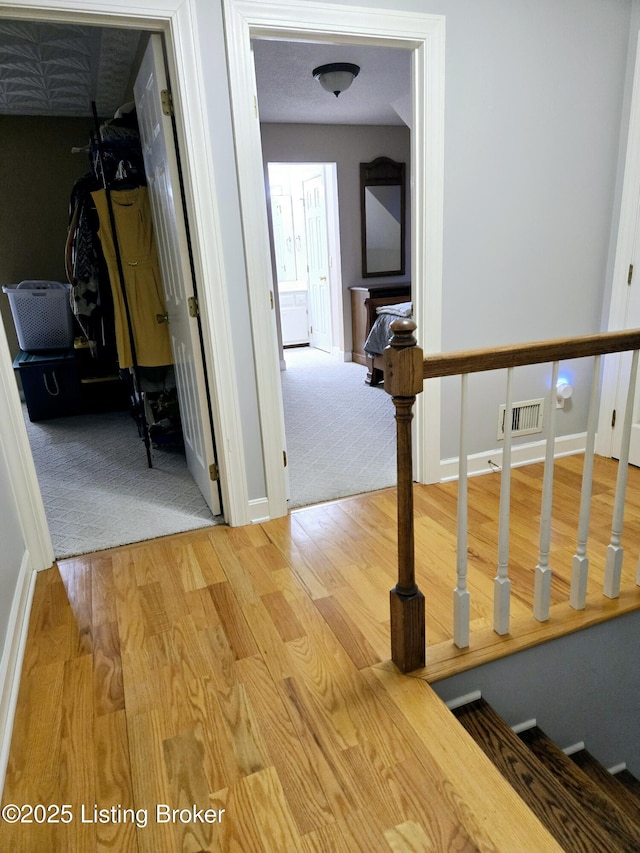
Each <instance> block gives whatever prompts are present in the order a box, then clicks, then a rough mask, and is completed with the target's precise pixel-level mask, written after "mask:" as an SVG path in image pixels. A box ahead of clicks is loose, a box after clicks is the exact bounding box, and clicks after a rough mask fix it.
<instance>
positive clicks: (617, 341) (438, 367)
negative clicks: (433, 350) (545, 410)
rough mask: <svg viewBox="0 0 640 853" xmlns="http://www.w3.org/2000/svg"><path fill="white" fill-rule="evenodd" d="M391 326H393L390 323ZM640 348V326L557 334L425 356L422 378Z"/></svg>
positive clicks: (477, 371) (434, 377)
mask: <svg viewBox="0 0 640 853" xmlns="http://www.w3.org/2000/svg"><path fill="white" fill-rule="evenodd" d="M392 328H393V327H392ZM636 349H640V329H633V330H631V331H625V332H604V333H602V334H598V335H583V336H582V337H579V338H556V339H554V340H548V341H537V342H535V343H528V344H517V345H511V346H501V347H487V348H486V349H475V350H460V351H458V352H450V353H438V354H437V355H428V356H426V358H425V359H424V371H423V378H424V379H436V378H438V377H441V376H458V375H460V374H461V373H479V372H480V371H484V370H500V369H503V368H506V367H522V366H523V365H525V364H542V363H544V362H549V361H566V360H568V359H572V358H584V357H586V356H594V355H608V354H609V353H614V352H625V351H626V350H636Z"/></svg>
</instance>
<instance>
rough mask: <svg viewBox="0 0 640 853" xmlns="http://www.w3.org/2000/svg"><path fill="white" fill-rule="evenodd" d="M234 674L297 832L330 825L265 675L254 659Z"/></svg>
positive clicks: (278, 697) (327, 808) (305, 761)
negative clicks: (260, 736) (237, 673)
mask: <svg viewBox="0 0 640 853" xmlns="http://www.w3.org/2000/svg"><path fill="white" fill-rule="evenodd" d="M238 670H239V673H240V677H241V678H242V681H243V683H244V685H245V687H246V690H247V694H248V696H249V699H250V700H251V704H252V706H253V708H254V709H255V713H256V721H257V724H258V727H259V729H260V732H261V735H262V738H263V740H264V743H265V745H266V747H267V750H268V752H269V758H270V761H271V763H272V765H273V767H274V768H275V770H276V772H277V774H278V778H279V780H280V783H281V785H282V790H283V793H284V796H285V798H286V801H287V804H288V807H289V810H290V811H291V814H292V816H293V818H294V820H295V822H296V827H297V830H298V832H299V833H300V834H301V835H304V834H305V833H307V832H310V831H312V830H313V829H314V828H316V827H318V826H323V825H325V824H326V823H331V822H332V821H333V820H334V816H333V813H332V811H331V807H330V806H329V802H328V800H327V797H326V795H325V792H324V790H323V788H322V785H321V783H320V780H319V779H318V777H317V775H316V774H315V772H314V770H313V767H312V766H311V763H310V760H309V757H308V756H307V754H306V753H305V750H304V749H303V746H302V744H301V743H300V741H299V739H298V737H297V735H296V731H295V727H294V724H293V722H292V720H291V717H290V716H289V714H288V713H287V709H286V707H285V704H284V702H283V701H282V697H281V695H280V694H279V692H278V689H277V687H276V685H275V683H274V681H273V679H272V678H271V676H270V674H269V671H268V670H267V668H266V667H265V665H264V663H263V662H262V661H261V660H260V659H259V658H257V657H255V658H245V659H244V660H242V661H240V662H239V664H238Z"/></svg>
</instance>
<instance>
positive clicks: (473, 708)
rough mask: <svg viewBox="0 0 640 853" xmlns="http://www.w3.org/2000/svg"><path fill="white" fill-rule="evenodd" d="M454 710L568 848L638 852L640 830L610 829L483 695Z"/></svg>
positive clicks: (589, 851)
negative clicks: (637, 832) (604, 825)
mask: <svg viewBox="0 0 640 853" xmlns="http://www.w3.org/2000/svg"><path fill="white" fill-rule="evenodd" d="M453 713H454V714H455V716H456V717H457V719H458V720H459V722H460V723H461V724H462V725H463V726H464V728H465V729H466V730H467V731H468V732H469V734H470V735H471V736H472V737H473V738H474V740H475V741H476V742H477V743H478V745H479V746H480V747H481V748H482V749H483V750H484V752H485V753H486V754H487V755H488V757H489V758H490V759H491V760H492V762H493V763H494V764H495V765H496V767H497V768H498V769H499V770H500V772H501V773H502V775H503V776H504V777H505V779H507V781H508V782H509V783H510V784H511V786H512V787H513V788H514V789H515V790H516V791H517V793H518V794H519V795H520V796H521V797H522V799H523V800H524V801H525V802H526V803H527V805H528V806H529V808H530V809H531V811H532V812H533V813H534V814H535V815H536V816H537V817H538V819H539V820H540V822H541V823H542V824H544V826H546V828H547V829H548V830H549V832H550V833H551V834H552V835H553V836H554V838H555V839H556V840H557V841H558V843H559V844H561V845H562V847H563V848H564V849H565V850H567V851H569V853H580V851H584V853H600V851H602V853H612V851H614V850H615V851H617V853H622V851H628V853H632V851H633V853H637V851H638V850H640V835H637V836H636V835H634V834H633V833H629V832H627V831H626V829H625V828H620V827H619V826H617V825H615V826H614V827H613V832H612V829H611V828H605V827H603V826H602V825H601V824H600V822H599V821H598V819H597V816H596V815H595V814H593V813H592V812H591V811H589V810H588V809H584V808H583V807H582V806H581V804H580V802H579V801H578V800H577V799H576V798H575V797H574V796H572V794H571V793H570V792H569V791H568V790H567V786H566V785H565V783H564V782H563V781H562V780H561V779H559V778H557V777H556V775H555V774H554V772H553V771H551V770H549V769H548V768H547V767H545V765H544V764H543V763H542V762H541V761H540V760H539V759H538V758H537V756H536V755H534V753H533V752H532V751H531V750H530V749H529V748H528V746H527V745H526V744H525V743H524V742H523V741H522V740H521V739H520V737H518V735H516V734H515V733H514V732H513V731H512V730H511V728H510V727H509V726H508V725H507V724H506V723H505V722H504V720H503V719H502V718H501V717H500V716H499V715H498V714H497V713H496V712H495V711H494V710H493V709H492V708H491V706H490V705H488V704H487V702H486V701H485V700H484V699H478V700H476V701H475V702H470V703H469V704H467V705H463V706H462V707H460V708H457V709H456V710H455V711H454V712H453ZM565 758H566V756H565ZM567 760H569V759H567ZM575 769H576V771H577V772H581V771H579V769H578V768H577V767H576V768H575ZM582 775H584V774H582ZM585 778H586V777H585ZM587 781H588V779H587ZM612 807H614V806H613V804H612ZM614 808H615V807H614Z"/></svg>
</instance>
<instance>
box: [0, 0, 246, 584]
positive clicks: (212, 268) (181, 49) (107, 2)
mask: <svg viewBox="0 0 640 853" xmlns="http://www.w3.org/2000/svg"><path fill="white" fill-rule="evenodd" d="M194 6H195V3H194V0H161V1H160V2H158V0H156V2H153V0H151V2H150V0H129V3H128V4H127V6H126V8H125V7H124V6H122V5H118V6H117V7H116V10H115V11H114V5H113V2H112V0H82V4H81V5H80V4H79V3H78V2H77V0H0V17H4V18H14V19H27V20H42V21H59V22H64V23H71V24H73V23H76V24H84V25H93V26H104V25H111V26H119V27H135V28H137V29H144V30H151V31H156V32H163V33H164V34H165V39H166V48H167V58H168V62H169V73H170V76H171V81H172V85H173V89H174V103H175V106H176V110H175V112H176V125H177V128H178V137H179V143H180V150H181V154H182V155H183V162H182V165H183V169H184V178H185V181H184V183H185V195H186V204H187V211H188V215H189V224H190V228H191V237H192V241H193V257H194V264H195V268H196V278H197V281H198V284H199V291H198V295H199V305H200V314H201V321H202V326H203V336H204V350H205V363H206V368H207V374H208V379H209V385H210V391H211V399H212V409H213V418H214V431H215V434H216V439H217V450H218V464H219V470H220V478H221V480H220V485H221V491H222V499H223V505H224V513H225V520H226V521H227V522H228V523H229V524H232V525H241V524H248V523H249V522H250V521H251V517H250V507H249V498H248V492H247V476H246V465H245V454H244V448H243V445H242V425H241V417H240V404H239V399H238V391H237V389H238V385H237V380H236V371H235V363H234V360H233V346H232V341H231V331H230V330H231V323H230V315H229V306H228V301H227V292H226V288H225V286H224V271H223V267H222V261H221V259H222V254H223V253H222V240H221V237H220V232H219V227H218V223H219V221H220V210H221V209H222V207H221V205H220V203H219V200H218V196H217V194H216V189H215V180H214V174H213V163H212V158H211V153H210V141H209V139H208V136H207V132H206V127H207V121H206V118H207V117H206V112H205V110H206V106H205V104H206V98H205V89H206V83H205V81H204V80H203V74H202V69H201V67H200V62H199V46H198V44H197V43H196V26H195V8H194ZM196 176H197V177H198V180H196ZM8 353H9V351H8V347H7V346H6V336H5V335H4V330H2V332H1V333H0V390H2V389H6V394H5V399H6V403H7V409H8V411H7V413H6V414H7V416H5V417H3V418H2V419H0V442H1V443H2V445H3V446H4V447H5V448H8V449H10V450H13V449H15V451H16V452H17V454H19V456H20V457H22V458H23V462H22V463H21V464H20V465H19V466H18V464H17V463H12V472H15V476H12V482H11V484H10V485H11V487H12V488H13V490H14V492H15V494H16V499H17V503H18V508H19V512H20V516H21V519H22V522H23V525H24V527H25V531H26V534H27V539H28V546H29V550H30V551H31V552H32V553H33V554H37V555H39V559H35V560H34V567H35V568H36V569H42V568H46V567H47V566H49V565H51V562H52V556H53V548H52V545H51V537H50V535H49V528H48V525H47V520H46V516H45V514H44V508H43V505H42V498H41V495H40V487H39V484H38V481H37V477H36V473H35V468H34V467H33V460H32V458H31V459H29V457H31V448H30V445H29V441H28V438H27V433H26V428H25V426H24V422H23V421H22V412H21V408H20V398H19V396H18V393H17V388H16V386H15V378H14V376H13V369H12V364H11V359H10V357H9V354H8ZM11 386H13V389H12V390H9V389H11ZM9 458H11V456H10V457H9Z"/></svg>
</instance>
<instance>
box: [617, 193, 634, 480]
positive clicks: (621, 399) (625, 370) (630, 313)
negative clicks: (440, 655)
mask: <svg viewBox="0 0 640 853" xmlns="http://www.w3.org/2000/svg"><path fill="white" fill-rule="evenodd" d="M629 264H630V266H629V268H628V274H627V285H626V291H627V292H626V305H625V310H624V323H623V326H622V328H624V329H638V328H640V210H636V215H635V223H634V238H633V243H632V251H631V257H630V258H629ZM630 370H631V353H624V354H622V355H621V356H620V357H619V368H618V377H617V386H616V397H615V413H616V414H615V426H614V429H613V434H612V442H611V454H612V456H613V457H614V458H615V459H619V457H620V446H621V442H622V426H623V422H624V413H625V409H626V406H627V394H628V390H629V375H630ZM638 375H639V377H640V372H639V374H638ZM629 462H630V463H631V464H632V465H636V466H638V467H640V378H639V380H638V382H637V383H636V389H635V398H634V405H633V418H632V422H631V440H630V443H629Z"/></svg>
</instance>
